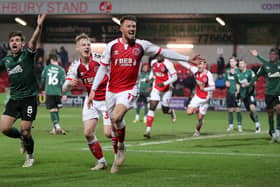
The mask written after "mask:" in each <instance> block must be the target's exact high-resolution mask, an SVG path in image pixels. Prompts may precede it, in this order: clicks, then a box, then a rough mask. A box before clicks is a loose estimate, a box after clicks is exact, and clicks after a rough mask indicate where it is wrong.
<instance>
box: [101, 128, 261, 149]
mask: <svg viewBox="0 0 280 187" xmlns="http://www.w3.org/2000/svg"><path fill="white" fill-rule="evenodd" d="M259 134H265V133H264V132H263V133H259ZM245 135H255V133H242V134H241V133H239V134H217V135H206V136H199V137H187V138H179V139H173V140H164V141H154V142H145V143H139V144H126V147H141V146H149V145H160V144H168V143H174V142H185V141H191V140H204V139H214V138H222V137H234V136H245ZM111 147H112V146H104V147H103V148H104V149H109V148H111Z"/></svg>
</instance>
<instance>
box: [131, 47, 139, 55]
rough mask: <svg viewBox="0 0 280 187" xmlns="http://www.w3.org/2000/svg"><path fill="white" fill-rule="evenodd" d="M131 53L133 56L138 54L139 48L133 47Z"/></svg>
mask: <svg viewBox="0 0 280 187" xmlns="http://www.w3.org/2000/svg"><path fill="white" fill-rule="evenodd" d="M132 53H133V55H134V56H138V55H139V54H140V49H139V48H134V49H133V50H132Z"/></svg>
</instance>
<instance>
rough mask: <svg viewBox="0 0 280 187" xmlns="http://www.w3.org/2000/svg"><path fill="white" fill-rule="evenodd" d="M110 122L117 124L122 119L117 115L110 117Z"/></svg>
mask: <svg viewBox="0 0 280 187" xmlns="http://www.w3.org/2000/svg"><path fill="white" fill-rule="evenodd" d="M111 121H112V123H119V122H121V121H122V118H121V116H119V115H112V117H111Z"/></svg>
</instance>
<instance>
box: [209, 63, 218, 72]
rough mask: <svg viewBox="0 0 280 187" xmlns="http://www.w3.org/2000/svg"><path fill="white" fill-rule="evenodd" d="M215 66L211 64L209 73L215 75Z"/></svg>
mask: <svg viewBox="0 0 280 187" xmlns="http://www.w3.org/2000/svg"><path fill="white" fill-rule="evenodd" d="M217 71H218V70H217V64H211V66H210V72H211V73H217Z"/></svg>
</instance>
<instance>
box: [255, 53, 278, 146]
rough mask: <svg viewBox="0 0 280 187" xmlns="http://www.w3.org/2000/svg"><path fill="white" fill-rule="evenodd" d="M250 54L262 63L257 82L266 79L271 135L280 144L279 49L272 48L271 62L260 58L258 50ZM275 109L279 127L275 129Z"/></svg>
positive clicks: (273, 140) (266, 101)
mask: <svg viewBox="0 0 280 187" xmlns="http://www.w3.org/2000/svg"><path fill="white" fill-rule="evenodd" d="M250 53H251V54H252V55H253V56H255V57H257V59H259V60H260V62H262V64H263V65H262V66H261V67H260V69H259V70H258V72H257V76H256V78H255V79H254V80H253V81H252V82H254V81H256V80H257V78H258V77H259V76H264V77H265V82H266V90H265V103H266V109H267V115H268V124H269V134H270V135H271V141H272V142H280V60H279V49H277V48H272V49H271V50H270V52H269V60H268V59H266V58H264V57H262V56H260V55H259V54H258V52H257V50H251V51H250ZM274 108H275V110H276V114H277V118H276V120H277V126H276V130H275V128H274Z"/></svg>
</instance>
